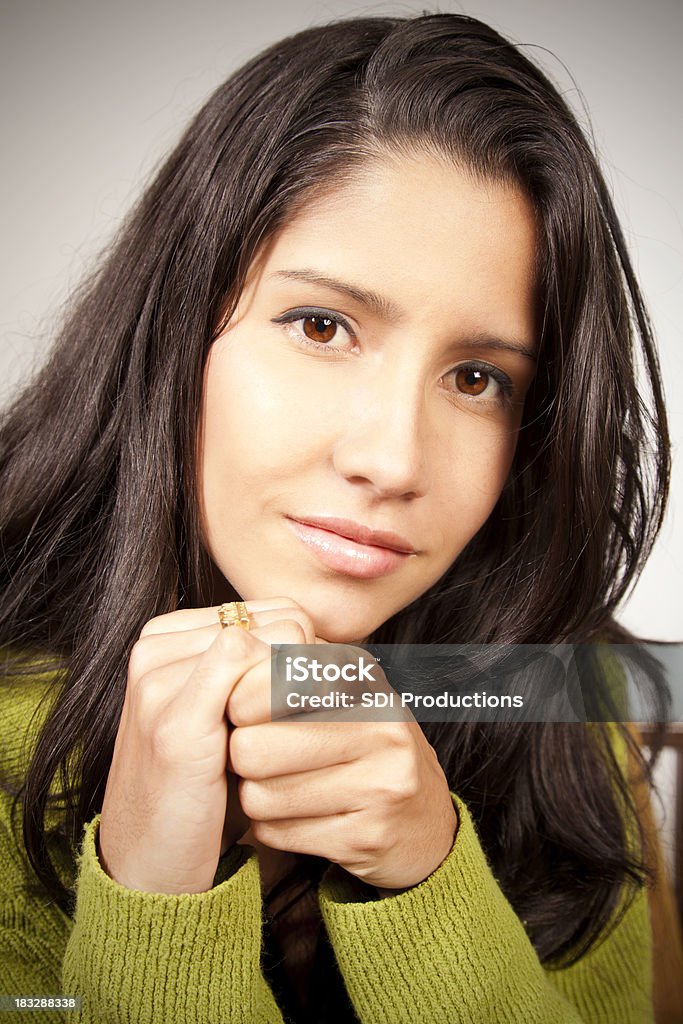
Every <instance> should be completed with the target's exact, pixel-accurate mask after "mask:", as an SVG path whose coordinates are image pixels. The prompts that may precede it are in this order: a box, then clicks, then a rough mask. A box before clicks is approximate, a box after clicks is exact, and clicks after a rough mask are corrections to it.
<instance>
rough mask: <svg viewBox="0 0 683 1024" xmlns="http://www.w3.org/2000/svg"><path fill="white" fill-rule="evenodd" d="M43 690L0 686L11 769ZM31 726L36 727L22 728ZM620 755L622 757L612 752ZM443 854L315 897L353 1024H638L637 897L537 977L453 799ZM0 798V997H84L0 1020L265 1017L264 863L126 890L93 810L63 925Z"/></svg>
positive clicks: (1, 729) (646, 966)
mask: <svg viewBox="0 0 683 1024" xmlns="http://www.w3.org/2000/svg"><path fill="white" fill-rule="evenodd" d="M44 690H45V677H43V681H42V683H41V684H40V685H38V684H37V683H36V684H31V685H30V686H28V685H26V684H24V685H23V686H18V685H17V686H14V687H12V688H11V689H8V688H5V687H2V688H0V755H1V757H0V767H1V768H2V769H3V770H4V771H6V770H8V769H9V770H10V771H17V770H18V771H21V770H22V768H23V766H24V765H25V764H26V758H27V756H28V753H29V751H30V748H31V744H32V743H33V742H34V739H35V735H36V733H37V729H38V727H39V724H40V721H41V716H40V715H37V716H36V717H35V718H34V719H33V721H32V722H31V723H30V719H31V715H32V713H33V711H35V709H36V706H37V703H38V697H39V696H40V694H41V693H43V692H44ZM29 723H30V724H29ZM620 756H621V757H622V764H624V760H623V758H624V757H625V751H624V750H620ZM453 801H454V804H455V807H456V810H457V813H458V817H459V828H458V832H457V836H456V839H455V843H454V845H453V849H452V851H451V853H450V854H449V856H448V857H447V858H446V860H445V861H444V862H443V864H442V865H441V866H440V867H439V868H438V869H437V870H436V871H435V872H434V873H433V874H432V875H430V876H429V878H427V879H426V880H425V881H424V882H422V883H420V884H419V885H417V886H415V887H414V888H412V889H408V890H406V891H405V892H402V893H400V894H398V895H395V896H391V897H388V898H386V899H382V900H372V899H369V898H368V887H366V886H363V885H362V884H361V883H358V882H357V881H356V880H355V879H354V878H352V876H350V875H348V874H347V873H345V872H343V871H342V870H340V869H339V868H337V867H331V868H330V869H329V870H328V871H327V872H326V874H325V875H324V876H323V879H322V882H321V884H320V887H319V893H318V899H319V904H320V910H321V913H322V918H323V921H324V925H325V928H326V930H327V935H328V937H329V941H330V943H331V947H332V949H333V951H334V955H335V957H336V961H337V964H338V967H339V970H340V972H341V975H342V977H343V980H344V985H345V987H346V990H347V992H348V994H349V996H350V999H351V1001H352V1003H353V1006H354V1007H355V1011H356V1014H357V1016H358V1019H359V1020H360V1021H361V1022H363V1024H408V1022H411V1024H417V1022H419V1024H458V1022H462V1024H489V1022H490V1024H533V1022H544V1024H550V1022H556V1024H581V1022H583V1024H589V1022H590V1024H646V1022H651V1021H652V1020H653V1015H652V1001H651V945H650V925H649V917H648V905H647V900H646V893H645V891H644V890H641V891H640V892H639V893H638V895H637V897H636V898H635V901H634V902H633V903H632V904H631V906H630V908H629V909H628V910H627V912H626V914H625V916H624V917H623V919H622V920H621V922H620V923H619V925H618V926H617V927H616V929H614V930H613V931H612V933H611V934H610V935H609V937H608V938H607V939H606V940H605V941H603V942H602V943H600V944H598V945H597V946H595V947H593V949H592V950H591V951H590V952H589V953H588V954H587V955H586V956H585V957H583V958H582V959H581V960H580V961H579V962H578V963H577V964H575V965H574V966H572V967H569V968H566V969H562V970H552V971H551V970H546V969H544V967H543V966H542V965H541V963H540V962H539V960H538V957H537V956H536V953H535V951H534V948H533V946H532V944H531V942H530V941H529V939H528V937H527V935H526V933H525V931H524V928H523V925H522V922H521V921H520V920H519V918H518V917H517V916H516V914H515V912H514V910H513V909H512V907H511V905H510V903H509V902H508V900H507V899H506V897H505V896H504V895H503V893H502V892H501V889H500V887H499V886H498V884H497V882H496V879H495V877H494V875H493V873H492V871H491V868H490V866H489V864H488V862H487V859H486V856H485V855H484V852H483V850H482V847H481V845H480V843H479V839H478V837H477V832H476V828H475V826H474V824H473V821H472V818H471V816H470V813H469V811H468V809H467V806H466V805H465V803H464V802H463V801H462V800H461V799H459V797H458V796H457V795H456V794H453ZM10 803H11V800H10V798H9V797H8V796H7V795H6V794H5V793H2V795H1V796H0V994H7V995H25V996H26V995H28V996H35V995H56V994H60V993H63V994H65V995H71V996H82V998H83V1009H82V1011H81V1012H80V1013H72V1012H68V1011H67V1012H64V1011H61V1010H60V1011H55V1010H46V1011H43V1012H41V1013H40V1014H39V1015H38V1016H37V1017H36V1015H35V1014H34V1013H33V1012H31V1011H22V1012H20V1013H18V1014H14V1016H12V1017H11V1018H10V1017H8V1020H10V1019H11V1020H17V1021H18V1020H26V1021H31V1020H40V1021H41V1022H43V1024H50V1022H52V1021H67V1020H69V1021H70V1020H82V1021H87V1022H92V1024H119V1022H126V1024H151V1022H154V1024H157V1022H159V1024H162V1022H163V1024H185V1022H188V1024H237V1022H245V1024H246V1022H248V1024H255V1022H259V1024H274V1022H282V1021H283V1020H284V1018H283V1014H282V1011H281V1009H280V1008H279V1007H278V1004H277V1002H276V999H275V996H274V994H273V991H272V989H271V987H270V986H269V984H268V981H267V979H266V977H265V975H264V973H263V969H262V957H261V954H262V942H263V921H262V913H263V911H262V903H261V891H260V885H259V870H258V862H257V858H256V855H255V853H254V852H253V851H252V850H251V848H250V847H235V848H234V849H233V850H232V851H230V852H229V853H228V854H227V855H226V857H224V858H223V860H222V861H221V863H220V865H219V870H218V873H217V875H216V878H215V881H214V886H213V888H212V889H210V890H209V891H207V892H203V893H196V894H189V893H188V894H182V895H166V894H154V893H147V892H138V891H135V890H130V889H126V888H124V887H123V886H121V885H119V884H118V883H117V882H115V881H113V880H112V879H111V878H110V877H109V876H108V875H106V874H105V872H104V871H103V870H102V868H101V866H100V864H99V862H98V859H97V853H96V837H97V828H98V821H99V817H98V816H96V817H94V818H93V820H92V821H91V822H90V823H89V824H88V825H87V826H86V828H85V831H84V836H83V843H82V849H81V851H80V857H79V860H78V875H77V885H76V890H77V902H76V909H75V914H74V918H73V920H71V919H70V918H69V917H67V916H66V915H65V914H63V913H62V912H61V911H60V910H59V909H58V908H57V907H56V906H55V905H54V904H50V903H49V901H48V900H47V898H45V897H42V898H41V897H40V896H37V895H32V894H31V893H30V891H29V890H28V887H27V884H26V882H27V873H26V864H25V855H23V854H22V848H21V843H20V841H19V839H18V837H17V830H16V829H13V828H12V827H11V824H10V811H9V808H10Z"/></svg>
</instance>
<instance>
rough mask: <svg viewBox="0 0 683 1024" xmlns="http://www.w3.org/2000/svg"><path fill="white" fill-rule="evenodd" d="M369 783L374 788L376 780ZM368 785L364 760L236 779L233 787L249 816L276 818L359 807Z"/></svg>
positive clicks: (356, 809)
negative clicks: (257, 778)
mask: <svg viewBox="0 0 683 1024" xmlns="http://www.w3.org/2000/svg"><path fill="white" fill-rule="evenodd" d="M372 784H373V787H374V788H376V780H373V781H372ZM368 787H369V780H368V771H367V762H366V761H365V760H364V761H363V762H359V761H354V762H351V763H349V764H342V765H332V766H331V767H328V768H319V769H317V770H315V771H303V772H297V773H296V774H295V775H280V776H278V777H276V778H272V779H263V780H261V781H256V780H254V779H240V780H239V782H238V787H237V788H238V793H239V800H240V804H241V806H242V809H243V810H244V813H245V814H246V815H247V816H248V817H249V818H252V819H253V820H254V821H277V820H280V819H284V818H318V817H326V816H327V815H330V814H347V813H349V812H350V811H358V810H361V809H362V808H364V807H365V806H366V803H367V794H368Z"/></svg>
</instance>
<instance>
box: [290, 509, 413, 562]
mask: <svg viewBox="0 0 683 1024" xmlns="http://www.w3.org/2000/svg"><path fill="white" fill-rule="evenodd" d="M290 518H291V519H292V520H293V521H294V522H298V523H302V524H303V525H304V526H317V527H318V528H319V529H321V530H328V531H329V532H330V533H336V534H338V536H340V537H348V539H349V540H355V541H356V542H357V543H358V544H365V545H371V546H372V547H378V548H388V550H389V551H401V552H403V554H407V555H412V554H415V548H414V547H413V546H412V544H410V542H409V541H407V540H406V539H405V538H404V537H401V536H400V535H399V534H398V533H392V532H390V531H389V530H371V529H370V527H369V526H362V525H361V524H360V523H355V522H354V521H353V520H352V519H337V518H335V517H333V516H316V517H312V518H309V517H306V518H305V519H298V518H296V517H294V516H291V517H290Z"/></svg>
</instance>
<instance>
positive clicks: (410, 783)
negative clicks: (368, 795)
mask: <svg viewBox="0 0 683 1024" xmlns="http://www.w3.org/2000/svg"><path fill="white" fill-rule="evenodd" d="M418 792H419V786H418V780H417V775H416V774H415V773H414V772H412V771H406V772H405V773H402V774H401V775H399V776H397V777H396V778H395V779H392V781H391V784H390V785H389V786H388V787H387V788H386V790H385V796H386V798H387V800H388V801H389V803H392V804H400V803H405V802H406V801H407V800H412V799H414V797H416V796H417V795H418Z"/></svg>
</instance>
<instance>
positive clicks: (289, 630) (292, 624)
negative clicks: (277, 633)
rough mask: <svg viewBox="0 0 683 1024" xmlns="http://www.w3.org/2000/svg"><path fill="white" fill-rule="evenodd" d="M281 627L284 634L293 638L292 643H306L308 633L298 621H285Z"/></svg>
mask: <svg viewBox="0 0 683 1024" xmlns="http://www.w3.org/2000/svg"><path fill="white" fill-rule="evenodd" d="M280 625H281V628H282V632H283V633H284V634H286V635H287V636H289V637H291V642H292V643H295V644H305V643H306V631H305V629H304V627H303V626H302V624H301V623H300V622H299V620H298V619H283V620H282V622H281V624H280Z"/></svg>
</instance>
